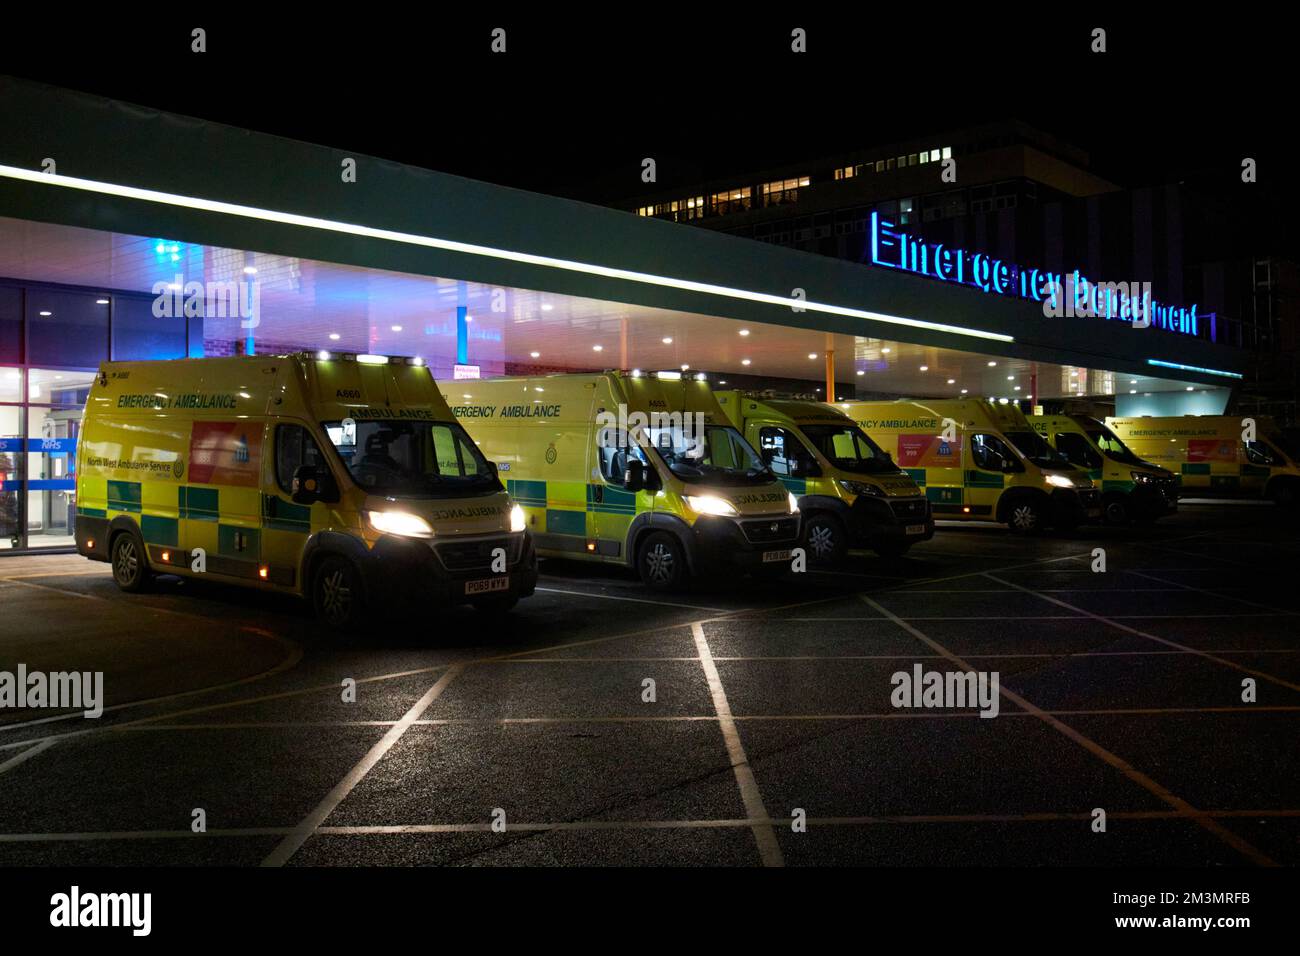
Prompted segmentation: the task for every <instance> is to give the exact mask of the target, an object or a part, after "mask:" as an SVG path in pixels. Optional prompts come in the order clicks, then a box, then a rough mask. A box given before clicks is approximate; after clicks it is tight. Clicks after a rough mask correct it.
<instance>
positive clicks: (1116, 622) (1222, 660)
mask: <svg viewBox="0 0 1300 956" xmlns="http://www.w3.org/2000/svg"><path fill="white" fill-rule="evenodd" d="M989 577H990V578H992V579H993V580H994V581H997V582H998V583H1000V584H1010V583H1011V582H1009V581H1004V580H1002V579H1001V578H997V577H994V576H993V575H991V574H990V575H989ZM1012 587H1014V588H1017V589H1018V590H1021V591H1024V592H1025V593H1026V594H1033V595H1035V596H1037V597H1039V598H1041V599H1042V600H1044V601H1051V602H1052V603H1053V604H1057V605H1060V606H1061V607H1064V608H1069V609H1070V610H1072V611H1078V612H1079V613H1080V614H1083V615H1084V616H1086V617H1090V618H1092V619H1093V620H1094V621H1099V622H1100V623H1102V624H1109V625H1110V626H1111V627H1115V628H1118V629H1119V630H1121V631H1124V632H1126V633H1128V634H1132V635H1134V636H1135V637H1145V638H1146V639H1147V640H1149V641H1155V642H1156V643H1158V644H1164V645H1165V646H1166V647H1175V648H1177V649H1178V650H1180V651H1185V652H1187V653H1188V654H1195V655H1196V656H1197V657H1203V658H1205V659H1206V660H1207V661H1213V662H1214V663H1216V664H1222V665H1223V666H1224V667H1231V668H1232V669H1233V670H1235V671H1240V672H1241V673H1243V674H1249V675H1251V676H1252V677H1258V678H1260V679H1261V680H1266V681H1268V682H1269V683H1270V684H1277V685H1278V686H1280V687H1286V688H1288V689H1289V690H1294V691H1300V684H1293V683H1292V682H1291V681H1289V680H1283V679H1282V678H1281V677H1274V676H1273V675H1272V674H1268V673H1265V672H1264V671H1261V670H1256V669H1255V668H1253V667H1246V666H1244V665H1242V664H1238V663H1237V662H1236V661H1230V660H1228V659H1227V658H1226V657H1219V656H1218V655H1217V654H1211V653H1209V652H1208V651H1202V650H1199V649H1198V648H1195V647H1188V646H1187V645H1186V644H1179V643H1178V642H1177V641H1171V640H1169V639H1168V638H1165V637H1160V636H1158V635H1156V634H1151V633H1149V632H1147V631H1139V630H1138V629H1137V628H1135V627H1129V626H1128V625H1127V624H1121V623H1120V616H1119V615H1114V616H1111V617H1107V616H1106V615H1104V614H1094V613H1093V612H1092V611H1087V610H1084V609H1083V608H1080V607H1075V606H1074V605H1073V604H1067V603H1066V602H1064V601H1062V600H1061V599H1060V598H1054V597H1052V596H1051V595H1049V594H1039V593H1038V592H1037V591H1034V590H1033V589H1032V588H1026V587H1022V586H1021V585H1019V584H1013V585H1012ZM1207 616H1213V617H1232V618H1248V617H1270V616H1274V615H1270V614H1220V615H1207ZM1128 617H1132V615H1128Z"/></svg>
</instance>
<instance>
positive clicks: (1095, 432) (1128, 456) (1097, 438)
mask: <svg viewBox="0 0 1300 956" xmlns="http://www.w3.org/2000/svg"><path fill="white" fill-rule="evenodd" d="M1088 437H1089V438H1091V439H1092V440H1093V441H1094V442H1095V443H1096V445H1097V447H1098V448H1100V449H1101V451H1102V453H1103V454H1104V455H1105V456H1106V457H1107V458H1110V459H1113V460H1114V461H1122V462H1125V463H1126V464H1130V465H1141V464H1144V462H1143V461H1142V459H1141V458H1139V457H1138V456H1137V455H1135V454H1133V452H1132V451H1131V450H1130V449H1129V447H1128V445H1126V444H1124V443H1123V442H1122V441H1120V440H1119V436H1118V435H1116V434H1115V433H1114V432H1113V431H1111V430H1110V429H1109V428H1107V427H1106V426H1105V425H1103V424H1101V422H1097V423H1096V424H1094V425H1092V426H1090V427H1089V428H1088Z"/></svg>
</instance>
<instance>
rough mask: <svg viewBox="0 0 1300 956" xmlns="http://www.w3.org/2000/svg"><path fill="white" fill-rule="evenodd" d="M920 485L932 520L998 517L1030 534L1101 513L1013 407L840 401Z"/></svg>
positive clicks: (1085, 483) (1089, 492) (1096, 498)
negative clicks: (928, 502) (931, 514)
mask: <svg viewBox="0 0 1300 956" xmlns="http://www.w3.org/2000/svg"><path fill="white" fill-rule="evenodd" d="M836 407H838V408H840V409H842V410H843V411H844V412H845V413H846V414H847V415H848V416H849V417H850V418H852V419H853V420H854V421H855V422H857V423H858V425H859V426H861V428H862V430H863V431H865V432H866V433H867V434H868V435H870V436H871V437H872V438H873V439H875V440H876V441H877V442H878V443H879V444H880V446H881V447H882V448H884V449H885V450H886V451H887V452H889V453H890V455H891V456H892V457H893V459H894V461H896V462H897V463H898V466H899V467H900V468H902V469H903V471H905V472H907V474H908V475H910V476H911V477H912V480H913V481H915V482H916V483H917V484H918V485H920V486H921V487H923V488H924V489H925V496H926V497H927V498H928V499H929V500H930V508H931V510H932V511H933V513H934V515H935V517H936V518H954V519H957V520H965V521H971V520H982V521H1000V522H1002V523H1004V524H1006V525H1008V526H1009V527H1010V528H1011V530H1012V531H1017V532H1022V533H1029V532H1036V531H1041V530H1042V529H1044V528H1047V527H1052V528H1055V529H1056V530H1058V531H1070V530H1073V529H1074V528H1076V527H1077V526H1078V525H1080V524H1082V523H1083V522H1085V521H1095V520H1098V519H1100V517H1101V496H1100V494H1099V493H1098V491H1097V489H1096V488H1095V487H1094V486H1093V483H1092V479H1091V478H1089V477H1088V475H1087V474H1086V473H1085V472H1082V471H1079V470H1078V469H1077V468H1075V467H1074V466H1073V465H1071V464H1070V463H1069V462H1068V461H1066V460H1065V459H1064V458H1063V457H1061V456H1060V455H1058V454H1057V453H1056V451H1055V450H1053V448H1052V447H1051V446H1050V445H1048V444H1047V442H1045V441H1043V439H1042V437H1041V436H1040V435H1039V434H1038V433H1037V432H1036V431H1034V429H1033V428H1032V427H1030V425H1029V423H1028V422H1027V421H1025V416H1024V414H1023V413H1022V412H1021V411H1020V409H1019V408H1017V407H1016V406H1015V405H1012V404H1010V403H1007V404H1006V405H1003V404H1001V403H997V404H995V403H993V402H989V401H985V400H982V399H956V400H942V399H936V400H933V401H931V400H926V399H915V400H912V399H900V400H898V401H894V402H840V403H837V406H836Z"/></svg>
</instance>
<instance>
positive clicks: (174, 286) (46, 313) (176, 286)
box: [41, 285, 180, 315]
mask: <svg viewBox="0 0 1300 956" xmlns="http://www.w3.org/2000/svg"><path fill="white" fill-rule="evenodd" d="M169 288H173V289H179V288H180V286H178V285H173V286H169ZM53 314H54V313H53V312H42V313H41V315H53Z"/></svg>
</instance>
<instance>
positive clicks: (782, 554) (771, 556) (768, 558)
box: [763, 551, 790, 564]
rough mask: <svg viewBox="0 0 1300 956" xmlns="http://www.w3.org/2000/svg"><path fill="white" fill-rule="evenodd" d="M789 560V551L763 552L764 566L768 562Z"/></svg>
mask: <svg viewBox="0 0 1300 956" xmlns="http://www.w3.org/2000/svg"><path fill="white" fill-rule="evenodd" d="M789 560H790V552H789V551H764V552H763V563H764V564H768V563H769V562H772V561H789Z"/></svg>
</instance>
